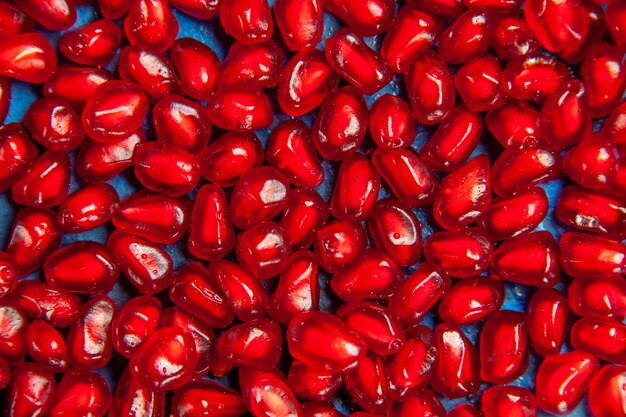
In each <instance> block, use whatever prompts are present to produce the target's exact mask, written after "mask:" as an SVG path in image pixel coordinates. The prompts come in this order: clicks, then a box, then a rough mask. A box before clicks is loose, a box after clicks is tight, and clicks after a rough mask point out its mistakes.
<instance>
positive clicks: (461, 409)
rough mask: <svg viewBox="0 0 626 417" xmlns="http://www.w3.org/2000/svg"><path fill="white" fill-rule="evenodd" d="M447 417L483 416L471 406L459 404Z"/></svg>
mask: <svg viewBox="0 0 626 417" xmlns="http://www.w3.org/2000/svg"><path fill="white" fill-rule="evenodd" d="M496 416H497V414H496ZM447 417H484V414H483V413H481V412H480V411H478V410H477V409H476V408H475V407H474V406H473V405H469V404H461V405H457V406H456V407H454V408H453V409H452V410H450V412H449V413H448V415H447ZM494 417H495V416H494ZM523 417H532V416H523Z"/></svg>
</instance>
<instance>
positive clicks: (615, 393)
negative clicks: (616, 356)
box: [589, 365, 626, 417]
mask: <svg viewBox="0 0 626 417" xmlns="http://www.w3.org/2000/svg"><path fill="white" fill-rule="evenodd" d="M624 378H626V367H624V366H616V365H605V366H604V367H603V368H602V369H600V371H598V372H597V373H596V374H595V376H594V377H593V379H592V380H591V384H590V385H589V408H590V410H591V412H592V413H593V415H594V416H596V417H613V416H617V417H622V416H623V415H624V414H626V412H625V411H624V410H626V388H625V387H624Z"/></svg>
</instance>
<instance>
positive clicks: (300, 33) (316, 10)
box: [274, 0, 324, 64]
mask: <svg viewBox="0 0 626 417" xmlns="http://www.w3.org/2000/svg"><path fill="white" fill-rule="evenodd" d="M274 18H275V19H276V25H277V26H278V30H279V31H280V35H281V37H282V39H283V40H284V41H285V44H286V45H287V48H289V49H291V50H292V51H301V50H304V49H307V48H311V47H314V46H315V45H317V44H318V43H319V42H320V41H321V39H322V32H323V31H324V18H323V16H322V1H321V0H306V1H298V0H278V1H276V2H275V3H274ZM280 64H282V62H281V63H280Z"/></svg>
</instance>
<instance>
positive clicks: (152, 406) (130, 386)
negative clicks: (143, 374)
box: [108, 368, 165, 417]
mask: <svg viewBox="0 0 626 417" xmlns="http://www.w3.org/2000/svg"><path fill="white" fill-rule="evenodd" d="M164 408H165V395H163V393H162V392H158V391H153V390H150V389H148V388H144V387H142V386H141V385H140V384H139V383H138V382H137V381H136V380H135V379H134V378H133V377H132V375H131V373H130V371H129V369H128V368H125V369H124V372H123V373H122V375H121V376H120V379H119V381H118V382H117V386H116V388H115V394H113V401H112V402H111V408H110V410H109V414H108V417H134V416H149V415H152V416H155V417H162V416H164V415H165V409H164Z"/></svg>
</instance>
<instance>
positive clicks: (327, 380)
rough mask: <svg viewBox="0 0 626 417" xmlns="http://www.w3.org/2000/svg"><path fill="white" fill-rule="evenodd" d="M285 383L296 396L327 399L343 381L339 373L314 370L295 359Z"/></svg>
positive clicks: (320, 399) (316, 399)
mask: <svg viewBox="0 0 626 417" xmlns="http://www.w3.org/2000/svg"><path fill="white" fill-rule="evenodd" d="M287 383H288V384H289V386H290V387H291V389H292V390H293V392H294V393H295V394H296V395H298V397H301V398H306V399H309V400H313V401H328V400H330V398H331V397H332V396H333V395H335V393H336V392H337V391H338V390H339V388H341V386H342V384H343V381H342V379H341V374H329V373H327V372H323V371H322V372H319V371H314V370H312V369H311V368H309V367H308V366H306V365H304V364H303V363H302V362H298V361H297V360H295V361H293V363H292V364H291V367H290V368H289V374H288V375H287ZM305 415H306V414H305ZM314 416H315V414H314Z"/></svg>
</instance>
